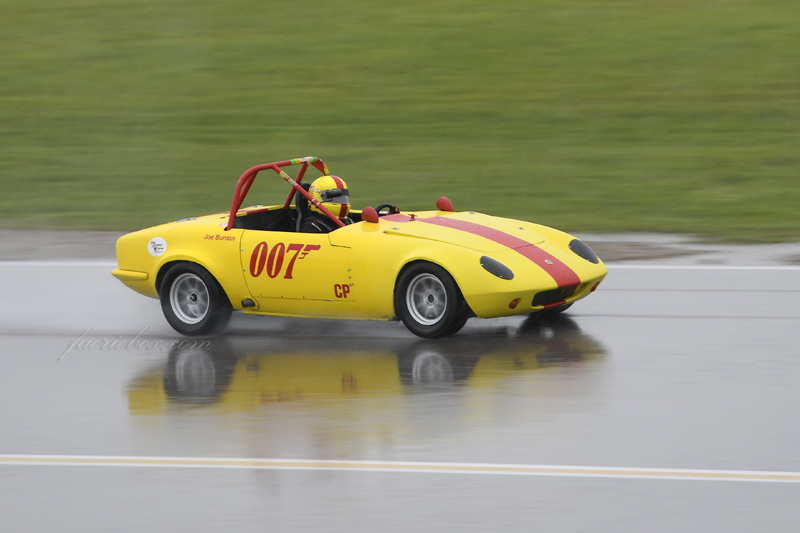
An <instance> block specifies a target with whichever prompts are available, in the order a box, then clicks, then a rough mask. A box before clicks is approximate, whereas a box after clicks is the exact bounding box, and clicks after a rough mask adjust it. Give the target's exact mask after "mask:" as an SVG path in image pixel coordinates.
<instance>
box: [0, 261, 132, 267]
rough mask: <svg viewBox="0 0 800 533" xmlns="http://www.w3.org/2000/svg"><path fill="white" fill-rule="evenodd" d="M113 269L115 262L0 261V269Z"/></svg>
mask: <svg viewBox="0 0 800 533" xmlns="http://www.w3.org/2000/svg"><path fill="white" fill-rule="evenodd" d="M100 266H101V267H114V268H116V266H117V263H116V261H108V260H105V261H103V260H97V261H0V267H100Z"/></svg>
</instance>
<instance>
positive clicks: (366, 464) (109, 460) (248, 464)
mask: <svg viewBox="0 0 800 533" xmlns="http://www.w3.org/2000/svg"><path fill="white" fill-rule="evenodd" d="M11 465H27V466H31V465H36V466H46V465H49V466H116V467H160V468H223V469H256V470H350V471H369V472H416V473H435V474H493V475H521V476H557V477H599V478H622V479H674V480H705V481H757V482H770V483H800V472H759V471H751V470H694V469H672V468H618V467H594V466H592V467H588V466H559V465H510V464H483V463H428V462H401V461H335V460H314V459H235V458H214V457H136V456H132V457H125V456H96V455H94V456H89V455H86V456H81V455H0V466H11Z"/></svg>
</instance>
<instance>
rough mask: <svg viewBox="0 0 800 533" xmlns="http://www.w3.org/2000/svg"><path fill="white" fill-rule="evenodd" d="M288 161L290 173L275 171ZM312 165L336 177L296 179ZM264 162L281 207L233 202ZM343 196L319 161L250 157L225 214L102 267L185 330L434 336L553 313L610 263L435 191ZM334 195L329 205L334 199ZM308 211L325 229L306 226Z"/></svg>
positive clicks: (155, 239) (151, 238)
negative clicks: (290, 326)
mask: <svg viewBox="0 0 800 533" xmlns="http://www.w3.org/2000/svg"><path fill="white" fill-rule="evenodd" d="M294 165H298V166H299V171H298V174H297V177H296V178H292V177H291V176H289V174H287V173H286V171H284V170H283V169H284V167H289V166H294ZM309 167H314V168H316V169H317V170H318V171H319V172H321V173H322V174H323V178H325V179H328V181H330V183H331V186H332V187H333V186H335V185H334V184H338V186H339V187H340V188H338V189H330V190H327V191H322V192H323V193H324V194H323V195H322V196H320V191H319V190H317V191H315V190H314V187H309V184H306V183H303V178H304V176H305V174H306V171H307V170H308V169H309ZM262 170H273V171H275V172H276V173H277V174H278V175H279V176H280V177H281V178H283V179H284V180H285V181H286V182H288V183H289V184H290V185H291V191H290V192H289V194H288V196H287V197H286V200H285V201H284V202H283V204H276V205H270V206H253V207H247V208H242V203H243V202H244V199H245V196H247V193H248V191H249V190H250V187H251V186H252V184H253V181H254V180H255V178H256V176H257V175H258V174H259V172H261V171H262ZM323 178H319V179H318V181H319V180H321V179H323ZM315 183H316V182H315ZM326 194H327V196H326ZM343 198H348V193H347V189H346V188H344V187H343V181H342V180H341V179H340V178H338V177H336V176H331V175H329V173H328V167H327V166H326V164H325V163H324V162H323V161H322V160H321V159H319V158H316V157H304V158H300V159H290V160H287V161H278V162H275V163H267V164H264V165H258V166H255V167H253V168H251V169H249V170H248V171H247V172H245V173H244V174H242V176H241V177H240V178H239V180H238V182H237V184H236V189H235V192H234V196H233V203H232V205H231V209H230V212H228V213H218V214H214V215H207V216H202V217H196V218H190V219H185V220H179V221H177V222H170V223H168V224H163V225H160V226H154V227H152V228H148V229H144V230H140V231H137V232H134V233H129V234H127V235H124V236H122V237H121V238H120V239H119V240H118V241H117V261H118V263H119V268H118V269H115V270H113V271H112V274H113V275H114V276H115V277H116V278H118V279H119V280H121V281H122V282H123V283H124V284H125V285H127V286H128V287H130V288H131V289H133V290H135V291H137V292H139V293H141V294H144V295H146V296H150V297H152V298H159V299H160V301H161V308H162V310H163V311H164V316H165V317H166V319H167V321H168V322H169V324H170V325H171V326H172V327H173V328H174V329H175V330H176V331H178V332H179V333H181V334H184V335H208V334H211V333H214V332H216V331H218V330H219V329H221V328H222V327H223V326H225V324H226V323H227V321H228V319H229V318H230V316H231V313H232V311H234V310H242V311H243V312H244V313H248V314H261V315H280V316H298V317H320V318H347V319H371V320H392V319H395V318H399V319H400V320H402V321H403V323H404V324H405V326H406V327H407V328H408V329H409V330H410V331H411V332H412V333H414V334H416V335H418V336H420V337H427V338H433V337H442V336H447V335H452V334H454V333H456V332H458V331H459V330H460V329H461V328H462V327H463V326H464V324H465V322H466V321H467V319H468V318H470V317H472V316H478V317H482V318H495V317H502V316H510V315H520V314H526V313H544V314H552V313H556V312H560V311H563V310H565V309H566V308H567V307H569V306H570V305H572V303H573V302H575V301H576V300H580V299H581V298H585V297H586V296H588V295H589V294H590V293H592V292H593V291H594V290H595V289H597V286H598V285H599V284H600V282H601V281H602V280H603V278H604V277H605V275H606V274H607V273H608V270H607V269H606V267H605V265H603V263H602V261H600V259H599V258H598V257H597V255H595V253H594V252H593V251H592V249H591V248H589V246H587V245H586V244H585V243H583V242H582V241H580V240H579V239H576V238H574V237H572V236H570V235H567V234H566V233H563V232H560V231H558V230H555V229H552V228H548V227H546V226H541V225H538V224H533V223H530V222H522V221H518V220H511V219H507V218H498V217H493V216H489V215H484V214H480V213H475V212H472V211H469V212H460V213H455V212H453V205H452V203H451V202H450V201H449V200H448V199H447V198H445V197H440V198H439V199H438V200H437V202H436V210H432V211H419V212H415V213H401V212H400V210H399V209H398V208H397V207H396V206H394V205H392V204H381V205H380V206H378V207H377V209H373V208H372V207H365V208H364V209H363V210H361V211H358V210H355V211H352V210H348V208H347V207H349V200H348V201H347V204H346V205H347V207H345V201H344V200H342V199H343ZM337 202H339V203H337ZM339 205H341V210H340V211H339V212H337V213H336V214H334V213H333V212H332V211H331V206H337V208H338V206H339ZM315 215H317V216H321V217H323V219H324V220H322V221H321V222H322V223H323V225H324V224H327V225H328V226H330V228H331V229H332V231H329V232H320V231H317V232H307V230H306V229H305V228H307V227H308V222H309V220H312V219H313V217H314V216H315ZM344 215H347V216H344ZM340 217H341V218H340ZM314 224H316V225H315V226H314V227H316V228H319V227H321V226H320V225H318V224H317V223H316V222H315V223H314ZM312 230H313V228H312Z"/></svg>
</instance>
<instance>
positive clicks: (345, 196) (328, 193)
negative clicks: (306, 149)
mask: <svg viewBox="0 0 800 533" xmlns="http://www.w3.org/2000/svg"><path fill="white" fill-rule="evenodd" d="M308 192H309V194H311V196H313V197H314V198H315V199H316V200H317V201H319V202H320V203H321V204H322V205H323V206H324V207H325V208H326V209H327V210H328V211H330V212H331V213H333V214H334V215H335V216H337V217H339V220H341V221H342V222H343V223H345V224H352V223H353V221H352V220H351V219H350V218H349V217H348V216H347V213H348V212H349V211H350V194H349V193H348V191H347V184H346V183H345V182H344V180H343V179H342V178H340V177H339V176H322V177H320V178H317V179H316V180H315V181H314V183H312V184H311V187H310V188H309V189H308ZM309 208H310V211H311V213H310V215H309V216H308V218H306V219H305V220H304V221H303V222H302V224H301V225H300V231H301V232H302V233H330V232H331V231H333V230H335V229H337V228H338V227H339V226H337V225H336V224H335V223H334V222H333V220H331V219H330V218H328V216H327V215H325V213H323V212H322V211H320V210H319V209H317V207H316V206H315V205H314V204H311V205H309Z"/></svg>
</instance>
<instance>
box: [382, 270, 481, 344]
mask: <svg viewBox="0 0 800 533" xmlns="http://www.w3.org/2000/svg"><path fill="white" fill-rule="evenodd" d="M394 296H395V305H396V308H397V313H398V316H399V317H400V319H401V320H402V321H403V324H405V326H406V327H407V328H408V330H409V331H411V333H413V334H414V335H417V336H419V337H424V338H427V339H432V338H436V337H444V336H447V335H453V334H455V333H456V332H458V330H460V329H461V328H462V327H463V326H464V323H465V322H466V317H467V316H468V315H467V313H466V311H465V305H464V304H463V303H462V302H461V299H462V298H461V293H460V292H459V290H458V286H457V285H456V282H455V281H454V280H453V278H452V276H450V274H448V273H447V271H446V270H445V269H443V268H442V267H440V266H438V265H434V264H432V263H416V264H413V265H411V266H410V267H408V268H406V269H405V270H404V271H403V272H402V274H400V277H399V278H398V280H397V285H396V287H395V295H394Z"/></svg>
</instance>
